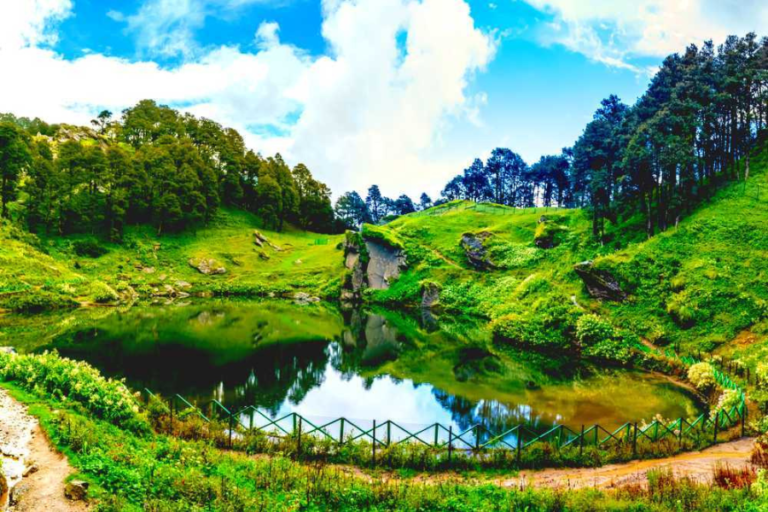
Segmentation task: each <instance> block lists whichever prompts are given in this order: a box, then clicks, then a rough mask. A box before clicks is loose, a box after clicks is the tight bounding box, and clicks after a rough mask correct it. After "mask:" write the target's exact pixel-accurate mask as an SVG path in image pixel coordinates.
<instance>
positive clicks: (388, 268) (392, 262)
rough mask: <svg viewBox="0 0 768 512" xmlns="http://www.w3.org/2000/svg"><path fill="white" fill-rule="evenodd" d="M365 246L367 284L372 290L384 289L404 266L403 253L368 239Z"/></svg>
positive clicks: (398, 274) (398, 275)
mask: <svg viewBox="0 0 768 512" xmlns="http://www.w3.org/2000/svg"><path fill="white" fill-rule="evenodd" d="M365 247H366V249H367V250H368V258H369V259H368V266H367V268H366V274H367V277H368V286H369V287H370V288H372V289H374V290H386V289H387V288H389V284H390V282H392V281H393V280H395V279H397V278H398V277H400V272H401V270H403V269H404V268H405V266H406V265H405V255H404V254H403V252H402V251H400V250H397V249H392V248H391V247H388V246H386V245H383V244H380V243H378V242H374V241H370V240H366V241H365Z"/></svg>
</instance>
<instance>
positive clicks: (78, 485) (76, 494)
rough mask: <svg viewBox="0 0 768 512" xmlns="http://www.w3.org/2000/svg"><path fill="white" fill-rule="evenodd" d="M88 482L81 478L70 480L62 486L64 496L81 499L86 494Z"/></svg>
mask: <svg viewBox="0 0 768 512" xmlns="http://www.w3.org/2000/svg"><path fill="white" fill-rule="evenodd" d="M89 485H90V484H89V483H88V482H85V481H83V480H72V481H71V482H67V485H66V486H65V487H64V496H66V497H67V499H69V500H72V501H83V500H85V498H86V497H87V496H88V487H89Z"/></svg>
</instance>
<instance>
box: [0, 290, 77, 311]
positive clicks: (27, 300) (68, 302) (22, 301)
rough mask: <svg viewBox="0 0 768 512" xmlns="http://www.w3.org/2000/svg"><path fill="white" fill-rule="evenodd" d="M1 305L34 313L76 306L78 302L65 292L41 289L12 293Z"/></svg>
mask: <svg viewBox="0 0 768 512" xmlns="http://www.w3.org/2000/svg"><path fill="white" fill-rule="evenodd" d="M2 306H3V307H5V308H6V309H10V310H13V311H22V312H26V313H35V312H39V311H45V310H48V309H67V308H76V307H77V306H78V303H77V302H75V301H74V300H73V299H72V298H71V297H68V296H67V295H65V294H62V293H58V292H51V291H47V290H42V289H41V290H37V291H35V293H21V294H16V295H12V296H11V297H9V298H8V299H7V300H5V301H3V304H2Z"/></svg>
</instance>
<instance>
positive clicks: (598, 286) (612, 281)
mask: <svg viewBox="0 0 768 512" xmlns="http://www.w3.org/2000/svg"><path fill="white" fill-rule="evenodd" d="M573 269H574V270H575V271H576V274H578V276H579V277H580V278H581V280H582V281H584V285H585V286H586V287H587V292H589V294H590V295H591V296H592V297H594V298H596V299H603V300H611V301H619V302H620V301H623V300H624V299H626V298H627V294H626V293H624V291H623V290H622V289H621V286H620V285H619V282H618V281H617V280H616V278H615V277H613V275H611V273H610V272H608V271H607V270H599V269H596V268H595V265H594V263H593V262H591V261H583V262H581V263H577V264H576V265H574V267H573Z"/></svg>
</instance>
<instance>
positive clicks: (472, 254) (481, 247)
mask: <svg viewBox="0 0 768 512" xmlns="http://www.w3.org/2000/svg"><path fill="white" fill-rule="evenodd" d="M492 236H493V235H492V234H491V233H489V232H488V231H482V232H480V233H464V234H463V235H461V242H460V243H461V248H462V249H464V253H465V254H466V255H467V260H469V263H470V265H472V266H473V267H475V268H476V269H477V270H488V269H492V268H495V267H496V265H494V264H493V261H491V258H490V256H488V250H487V249H486V248H485V242H486V241H487V240H488V239H489V238H490V237H492Z"/></svg>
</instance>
